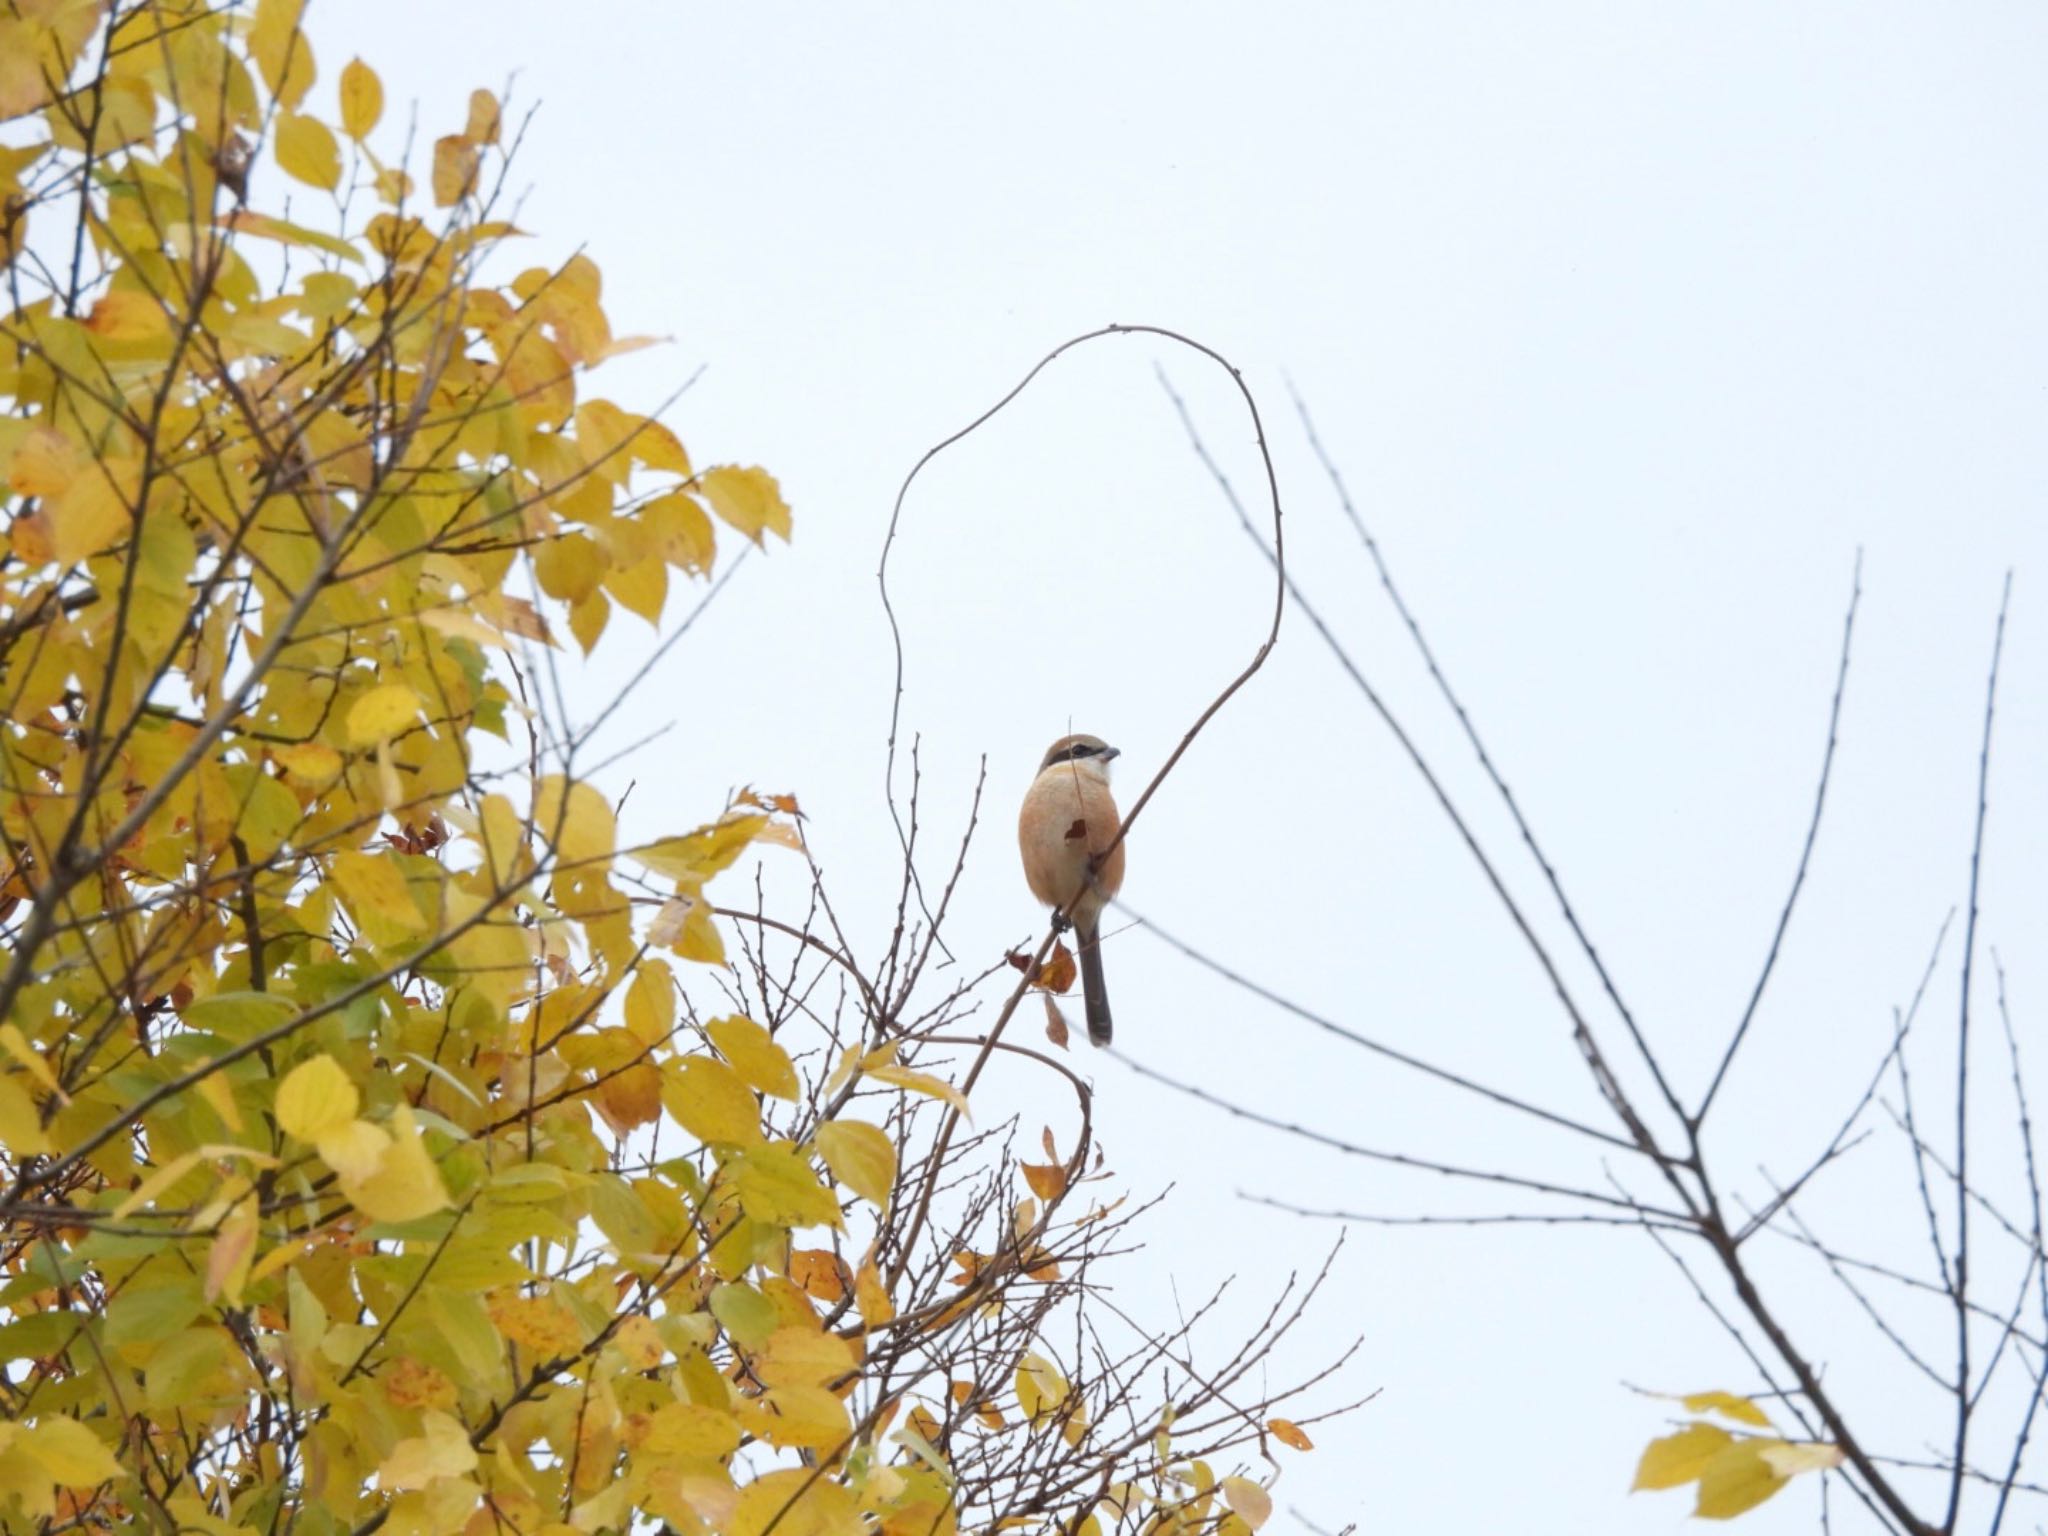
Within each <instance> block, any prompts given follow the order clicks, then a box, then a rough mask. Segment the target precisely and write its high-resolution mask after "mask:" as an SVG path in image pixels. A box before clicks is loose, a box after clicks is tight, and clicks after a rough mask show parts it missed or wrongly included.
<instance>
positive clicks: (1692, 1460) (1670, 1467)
mask: <svg viewBox="0 0 2048 1536" xmlns="http://www.w3.org/2000/svg"><path fill="white" fill-rule="evenodd" d="M1734 1439H1735V1437H1734V1436H1733V1435H1731V1434H1729V1433H1728V1431H1727V1430H1725V1429H1722V1428H1721V1427H1720V1426H1718V1425H1715V1424H1688V1425H1687V1426H1686V1427H1685V1428H1684V1429H1681V1430H1680V1431H1678V1433H1677V1434H1675V1435H1666V1436H1664V1437H1663V1438H1662V1439H1661V1440H1652V1441H1651V1442H1650V1443H1649V1445H1648V1446H1647V1447H1645V1448H1644V1450H1643V1458H1642V1460H1641V1461H1639V1462H1637V1463H1636V1480H1635V1482H1634V1483H1633V1484H1631V1485H1630V1491H1631V1492H1633V1491H1635V1490H1637V1489H1642V1488H1676V1487H1677V1486H1678V1485H1679V1484H1680V1483H1689V1482H1692V1481H1693V1480H1694V1479H1695V1478H1697V1477H1698V1476H1699V1475H1700V1473H1701V1472H1703V1471H1705V1470H1706V1466H1707V1463H1708V1462H1710V1461H1712V1460H1713V1459H1714V1458H1715V1457H1716V1456H1718V1455H1720V1454H1721V1452H1722V1451H1724V1450H1726V1449H1727V1448H1728V1447H1729V1445H1731V1444H1732V1443H1733V1442H1734Z"/></svg>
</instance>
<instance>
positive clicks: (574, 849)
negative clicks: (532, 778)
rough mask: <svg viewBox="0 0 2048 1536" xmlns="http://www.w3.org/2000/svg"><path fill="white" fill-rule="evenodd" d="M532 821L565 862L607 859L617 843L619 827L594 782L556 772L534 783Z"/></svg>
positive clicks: (574, 862) (581, 862)
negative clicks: (569, 777) (568, 777)
mask: <svg viewBox="0 0 2048 1536" xmlns="http://www.w3.org/2000/svg"><path fill="white" fill-rule="evenodd" d="M533 824H534V830H536V831H537V832H539V833H540V835H541V836H542V837H544V838H546V839H547V840H548V841H549V842H551V843H553V844H554V845H555V853H556V856H557V857H558V859H559V860H560V861H561V862H562V863H564V864H585V863H591V862H594V861H601V860H607V859H609V858H610V857H611V854H612V849H613V848H614V847H615V846H616V840H617V836H618V829H617V825H616V823H615V822H614V820H613V818H612V808H611V807H610V806H609V805H607V804H606V803H605V798H604V796H603V795H601V794H600V793H598V791H597V788H596V786H595V785H592V784H587V783H585V782H584V781H583V780H581V779H576V780H570V779H565V778H563V777H562V775H561V774H559V773H551V774H548V775H547V776H545V777H544V778H542V779H541V781H540V783H539V784H537V785H535V786H534V793H533Z"/></svg>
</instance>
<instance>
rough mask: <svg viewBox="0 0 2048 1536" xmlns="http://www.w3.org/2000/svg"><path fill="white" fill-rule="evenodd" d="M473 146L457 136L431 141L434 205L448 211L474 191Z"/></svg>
mask: <svg viewBox="0 0 2048 1536" xmlns="http://www.w3.org/2000/svg"><path fill="white" fill-rule="evenodd" d="M477 163H478V161H477V147H476V146H475V145H474V144H472V143H470V142H469V140H468V139H465V138H464V137H463V136H462V135H461V134H459V133H451V134H449V135H447V136H446V137H445V138H439V139H436V140H434V178H433V179H434V206H435V207H437V208H450V207H453V206H454V205H455V204H456V203H459V202H461V201H462V200H463V199H464V198H465V197H467V196H469V194H470V193H471V192H473V191H475V190H476V172H477Z"/></svg>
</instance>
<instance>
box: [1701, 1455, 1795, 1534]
mask: <svg viewBox="0 0 2048 1536" xmlns="http://www.w3.org/2000/svg"><path fill="white" fill-rule="evenodd" d="M1783 1444H1784V1442H1783V1441H1781V1440H1738V1441H1736V1442H1735V1443H1734V1444H1733V1445H1730V1446H1728V1447H1726V1448H1725V1449H1724V1450H1722V1451H1721V1452H1720V1454H1719V1455H1717V1456H1715V1457H1714V1459H1713V1460H1712V1461H1710V1462H1708V1463H1707V1465H1706V1467H1705V1469H1704V1470H1702V1471H1701V1473H1700V1490H1699V1495H1698V1497H1697V1499H1696V1500H1695V1501H1694V1503H1693V1507H1692V1512H1693V1513H1694V1514H1696V1515H1698V1516H1699V1517H1700V1518H1701V1519H1702V1520H1729V1519H1732V1518H1734V1517H1735V1516H1736V1515H1739V1514H1741V1513H1742V1512H1743V1511H1745V1510H1750V1509H1755V1508H1756V1507H1757V1505H1759V1504H1761V1503H1763V1501H1764V1500H1766V1499H1768V1498H1769V1497H1771V1495H1772V1494H1774V1493H1776V1492H1777V1491H1778V1490H1779V1489H1780V1488H1783V1487H1784V1486H1785V1479H1784V1478H1783V1477H1780V1476H1779V1475H1778V1473H1777V1472H1775V1471H1774V1470H1772V1467H1771V1464H1770V1462H1769V1461H1767V1460H1766V1459H1765V1457H1764V1450H1765V1448H1766V1447H1768V1446H1781V1445H1783Z"/></svg>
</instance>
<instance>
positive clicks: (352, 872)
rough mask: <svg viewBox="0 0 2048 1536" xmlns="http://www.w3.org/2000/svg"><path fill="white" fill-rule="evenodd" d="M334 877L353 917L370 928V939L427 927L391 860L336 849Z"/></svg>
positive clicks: (380, 939) (379, 940) (386, 938)
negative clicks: (340, 851) (339, 851)
mask: <svg viewBox="0 0 2048 1536" xmlns="http://www.w3.org/2000/svg"><path fill="white" fill-rule="evenodd" d="M333 881H334V885H335V888H336V889H337V890H339V891H340V892H341V896H342V900H344V901H346V902H347V903H348V907H349V911H351V912H353V913H354V914H355V917H356V921H357V922H359V923H361V924H362V925H363V926H364V928H365V929H367V930H370V932H371V941H372V942H373V943H386V942H389V941H390V940H391V938H393V937H403V936H404V935H406V934H409V933H424V932H425V931H426V928H427V920H426V918H425V917H423V916H421V914H420V909H419V907H418V906H417V905H416V904H415V903H414V901H413V899H412V891H411V889H410V888H408V887H407V885H406V883H405V876H404V875H403V874H402V873H400V871H399V868H398V865H397V863H396V862H395V861H394V860H392V859H390V858H388V857H382V856H379V855H376V854H369V853H359V852H357V851H355V850H353V849H352V850H350V851H349V852H347V853H338V854H336V855H335V856H334V869H333Z"/></svg>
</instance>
